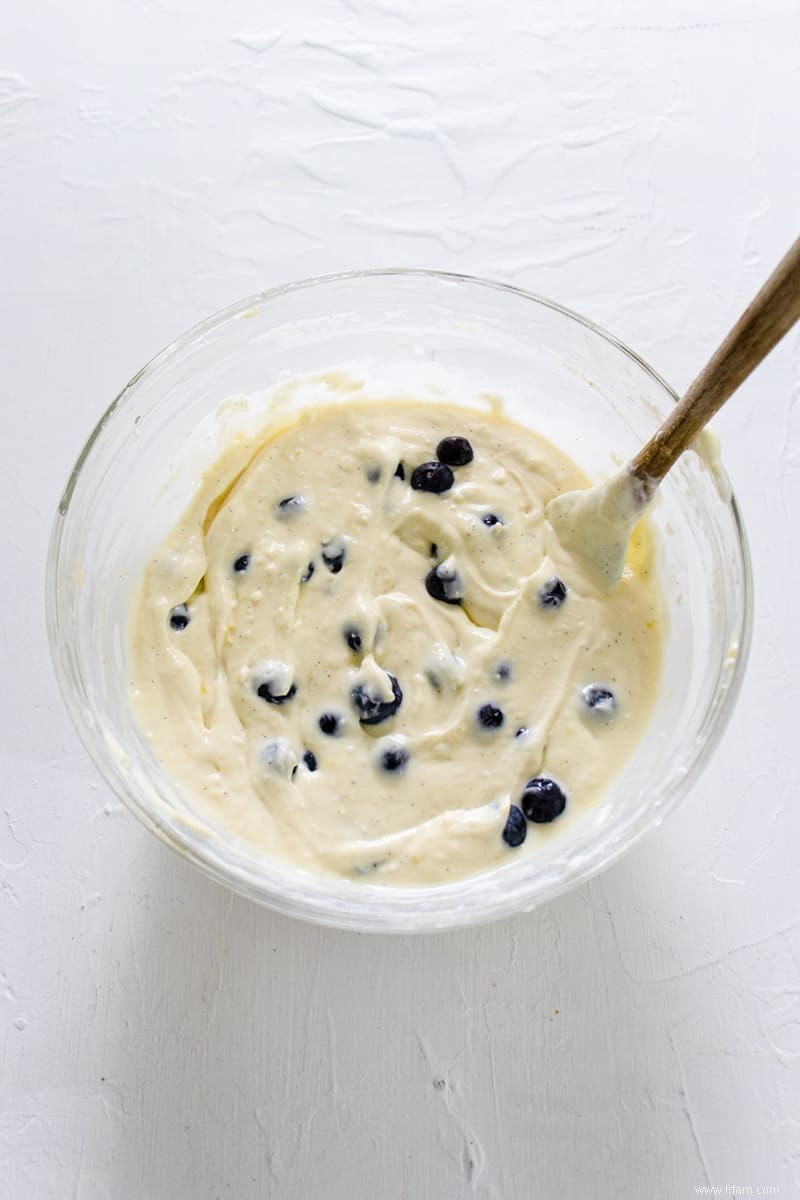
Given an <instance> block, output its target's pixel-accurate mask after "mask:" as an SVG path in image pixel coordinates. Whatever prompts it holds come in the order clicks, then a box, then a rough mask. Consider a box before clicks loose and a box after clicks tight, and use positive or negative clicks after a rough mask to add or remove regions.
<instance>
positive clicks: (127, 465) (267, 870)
mask: <svg viewBox="0 0 800 1200" xmlns="http://www.w3.org/2000/svg"><path fill="white" fill-rule="evenodd" d="M353 361H355V362H359V363H363V362H364V361H372V362H374V363H376V364H380V368H381V370H382V371H385V370H387V369H390V370H391V369H394V368H397V371H398V374H400V375H402V376H403V377H405V378H412V377H413V378H418V379H421V380H427V379H430V381H431V386H432V389H433V390H432V392H431V393H430V394H432V395H435V390H436V380H437V379H439V380H444V379H447V381H448V383H449V384H450V385H452V384H453V383H454V382H455V384H456V386H460V384H461V383H462V382H463V385H464V392H465V394H466V393H467V392H468V391H471V392H473V393H474V392H475V390H476V389H477V390H480V389H484V390H486V391H487V392H502V393H504V395H505V397H506V401H507V412H508V414H509V415H510V416H511V417H512V418H513V419H515V420H517V421H520V422H522V423H524V424H530V425H531V426H532V427H533V428H534V429H536V430H537V431H538V432H540V433H542V434H544V435H545V436H546V437H549V438H550V439H551V440H552V441H553V442H555V443H556V445H558V446H561V447H562V448H563V449H564V450H565V451H566V452H567V453H568V454H570V455H572V457H573V458H574V459H575V460H576V461H577V462H578V463H579V464H580V465H581V466H582V467H583V468H584V469H585V471H586V472H587V474H588V475H589V476H590V477H592V478H594V479H601V478H603V477H604V476H606V475H607V474H608V473H609V472H610V471H611V470H612V469H613V468H614V467H615V466H616V465H618V464H619V463H620V462H621V461H623V460H627V459H628V458H630V457H631V456H632V454H633V453H634V451H636V450H637V449H638V448H639V446H640V445H641V444H642V443H643V442H644V441H645V440H646V438H647V437H648V436H649V434H650V433H651V432H652V431H653V429H654V428H655V427H656V425H657V424H658V422H659V421H660V420H661V419H662V417H663V416H664V415H665V413H666V412H667V410H668V409H669V408H670V406H671V405H672V404H673V403H674V402H675V400H676V398H677V397H676V395H675V393H674V392H673V391H672V389H671V388H670V387H669V386H668V385H667V384H666V383H664V381H663V380H662V379H660V378H659V377H658V375H656V373H655V372H654V371H653V370H651V368H650V367H648V366H647V364H646V363H645V362H643V361H642V359H641V358H639V357H638V355H636V354H634V353H633V351H631V350H629V349H627V347H625V346H624V345H622V343H621V342H619V341H617V340H616V339H615V338H613V337H611V336H610V335H609V334H607V333H605V332H603V330H601V329H598V328H597V326H595V325H593V324H592V323H591V322H589V321H586V320H584V319H583V318H582V317H579V316H577V315H576V314H575V313H572V312H569V311H568V310H566V309H564V308H562V307H560V306H559V305H557V304H553V303H552V302H550V301H548V300H545V299H543V298H542V297H540V296H533V295H530V294H529V293H527V292H523V291H521V290H519V289H517V288H513V287H508V286H505V285H502V284H498V283H491V282H488V281H485V280H481V279H474V278H469V277H466V276H461V275H447V274H443V273H437V272H432V271H402V270H400V271H395V270H379V271H365V272H352V273H347V274H343V275H332V276H328V277H325V278H320V279H310V280H305V281H303V282H300V283H293V284H289V285H287V286H285V287H279V288H275V289H273V290H272V291H269V292H265V293H264V294H263V295H260V296H255V297H252V298H250V299H248V300H244V301H242V302H241V303H240V304H235V305H233V306H232V307H231V308H228V309H225V311H224V312H221V313H219V314H218V315H216V316H213V317H210V318H209V319H208V320H207V321H204V322H203V323H202V324H200V325H198V326H196V328H194V329H192V330H191V331H190V332H189V333H187V334H185V335H184V336H183V337H181V338H178V340H177V341H175V342H173V343H172V345H171V346H168V347H167V349H166V350H164V351H163V352H162V353H161V354H159V355H158V356H157V357H156V358H154V359H153V361H152V362H151V363H149V364H148V366H146V367H144V368H143V369H142V370H141V371H139V373H138V374H137V375H136V376H134V378H133V379H132V380H131V381H130V383H129V384H128V385H127V386H126V387H125V388H124V389H123V391H122V392H121V393H120V395H119V396H118V397H117V399H116V400H114V402H113V403H112V404H111V406H110V407H109V409H108V410H107V412H106V413H105V414H104V415H103V417H102V418H101V420H100V421H99V423H98V425H97V427H96V428H95V430H94V431H93V432H92V434H91V436H90V437H89V440H88V442H87V443H86V446H85V447H84V449H83V450H82V452H81V454H80V456H79V458H78V461H77V463H76V464H75V468H74V470H73V471H72V474H71V475H70V477H69V480H68V482H67V486H66V489H65V491H64V495H63V497H62V499H61V503H60V505H59V509H58V514H57V516H56V519H55V525H54V528H53V533H52V539H51V545H50V554H49V560H48V570H47V621H48V632H49V637H50V645H51V651H52V655H53V661H54V664H55V669H56V674H57V676H58V680H59V684H60V686H61V690H62V692H63V695H64V699H65V701H66V704H67V707H68V709H69V712H70V715H71V717H72V720H73V721H74V723H75V726H76V728H77V730H78V733H79V734H80V736H81V738H82V739H83V742H84V744H85V746H86V748H87V750H88V751H89V754H90V755H91V756H92V759H93V760H94V762H95V764H96V766H97V767H98V769H99V770H100V772H101V774H102V775H103V776H104V778H105V780H106V781H107V783H108V784H109V785H110V787H111V788H112V789H113V790H114V792H115V793H116V794H117V795H118V796H119V797H120V799H121V800H123V801H124V803H125V804H126V805H127V806H128V807H129V808H130V810H131V811H132V812H133V813H134V814H135V815H136V816H137V817H138V818H139V819H140V820H141V821H142V822H143V823H144V824H145V825H146V826H147V827H148V828H149V829H152V830H153V832H154V833H156V834H157V835H158V836H159V837H160V838H162V839H163V840H164V841H165V842H167V843H168V845H170V846H172V847H173V849H175V850H177V851H178V852H179V853H180V854H183V855H184V856H185V857H186V858H188V859H189V860H190V861H191V862H193V863H195V864H196V865H197V866H198V867H200V868H201V869H202V870H203V871H205V872H206V873H207V874H209V875H211V876H212V877H213V878H214V879H217V880H219V881H220V882H221V883H224V884H226V885H227V886H229V887H231V888H233V889H234V890H235V891H237V892H240V893H242V894H243V895H245V896H249V897H250V898H251V899H253V900H256V901H259V902H260V903H262V904H266V905H269V906H270V907H271V908H274V909H277V910H278V911H280V912H283V913H287V914H291V915H292V916H295V917H301V918H304V919H306V920H310V921H317V922H321V923H323V924H328V925H334V926H339V927H341V928H346V929H354V930H364V931H387V932H390V931H391V932H412V931H425V930H436V929H448V928H455V927H457V926H462V925H471V924H478V923H480V922H484V921H490V920H493V919H495V918H497V917H500V916H503V915H505V914H508V913H514V912H519V911H521V910H529V909H531V908H533V907H534V905H536V904H540V903H541V902H542V901H544V900H548V899H550V898H551V897H553V896H556V895H558V894H559V893H560V892H563V891H565V890H566V889H567V888H569V887H573V886H574V885H575V884H577V883H580V882H581V881H582V880H585V879H588V878H589V877H590V876H591V875H594V874H595V873H596V872H597V871H600V870H602V869H603V868H604V867H607V866H608V865H609V864H610V863H612V862H613V861H614V860H615V859H616V858H618V857H619V855H620V854H622V852H623V851H624V850H626V849H627V848H628V847H629V846H631V845H632V844H633V843H634V842H635V841H636V840H637V838H639V837H640V836H641V835H642V834H643V833H644V832H645V831H646V830H648V829H651V828H653V827H654V826H656V825H658V824H659V823H660V822H661V820H662V819H663V818H664V816H665V814H666V813H667V812H668V811H669V810H670V809H671V808H672V807H673V806H674V805H675V804H677V802H678V800H679V799H681V798H682V797H684V796H685V795H686V794H687V792H688V791H689V789H690V787H691V786H692V784H693V783H694V781H695V780H696V779H697V776H698V774H699V772H700V770H701V768H702V766H703V764H704V763H705V762H706V761H707V759H708V757H709V755H710V753H711V751H712V749H713V748H714V746H715V745H716V743H717V741H718V740H719V737H720V734H721V733H722V730H723V728H724V725H725V722H726V719H727V717H728V716H729V714H730V712H731V708H732V706H733V702H734V699H735V697H736V694H737V692H738V688H739V683H740V681H741V677H742V670H743V667H744V662H745V659H746V656H747V649H748V643H749V637H750V624H751V612H752V604H751V593H752V579H751V574H750V565H749V556H748V550H747V543H746V539H745V534H744V530H743V528H742V524H741V520H740V518H739V514H738V511H737V509H736V505H735V503H734V501H733V500H732V499H731V498H730V493H729V491H728V490H727V483H726V480H725V479H724V477H721V476H720V475H719V473H717V472H713V473H712V471H711V470H710V469H709V467H708V466H707V464H706V463H705V462H704V461H703V460H702V459H701V458H700V457H699V456H698V455H696V454H694V453H688V454H686V455H684V457H683V459H682V460H681V462H679V464H678V465H677V466H676V467H675V468H674V469H673V471H672V472H671V473H670V475H669V476H668V477H667V479H666V480H665V482H664V484H663V486H662V488H661V495H660V499H659V501H658V502H657V504H656V506H655V507H654V509H653V512H652V522H653V525H654V527H655V529H656V530H657V534H658V543H659V565H660V572H661V578H662V581H663V589H664V593H665V598H666V605H667V609H668V630H667V633H666V643H665V647H664V669H663V679H662V682H661V687H660V691H659V694H658V697H657V699H656V703H655V707H654V711H653V714H652V718H651V720H650V724H649V726H648V729H647V732H646V734H645V736H644V738H643V740H642V741H641V743H640V745H639V746H638V749H637V750H636V752H635V754H634V755H633V757H632V758H631V759H630V761H629V762H628V763H627V764H626V766H625V768H624V770H623V771H622V773H621V774H620V776H619V778H618V779H617V781H616V783H615V784H614V785H613V786H612V788H611V789H610V790H609V792H608V794H607V796H606V798H605V799H604V801H603V803H602V804H600V805H599V806H598V807H596V808H594V809H592V810H591V811H590V812H588V813H587V814H586V816H584V817H583V818H582V819H581V820H580V821H579V822H578V823H576V824H575V825H574V826H573V827H572V828H571V829H569V830H567V831H565V833H564V834H563V836H561V837H559V838H553V839H552V840H551V841H550V842H549V843H548V845H547V846H545V847H544V848H543V849H542V850H540V851H538V852H537V853H535V854H532V855H530V856H528V857H525V858H519V859H517V860H516V861H515V862H513V863H510V864H509V865H508V866H504V867H502V868H501V869H499V870H495V871H493V872H491V873H488V874H485V875H482V876H477V877H474V878H470V879H466V880H463V881H461V882H458V883H452V884H447V885H445V886H442V887H436V888H430V887H428V888H417V889H411V888H402V889H401V888H392V887H386V886H378V885H374V884H373V885H369V884H364V883H356V882H351V881H349V880H346V879H336V878H327V877H322V876H316V875H310V874H308V873H305V872H302V871H297V870H294V869H291V868H289V867H287V866H285V865H282V864H281V863H279V862H275V861H270V860H269V859H265V858H263V857H260V856H259V855H258V854H257V853H256V852H255V851H254V850H252V849H251V848H249V847H248V846H247V845H246V844H243V843H241V842H236V841H235V840H234V839H233V838H232V837H231V836H229V835H228V834H227V833H226V831H225V830H224V829H221V828H211V827H210V826H209V825H208V824H207V823H205V822H204V821H203V820H201V819H200V817H199V815H198V814H197V813H196V812H195V811H194V810H193V805H192V800H191V797H189V796H185V795H183V794H182V793H181V791H180V789H179V788H178V787H177V786H176V785H175V784H174V783H173V782H172V781H171V780H170V779H169V778H168V776H167V775H166V774H165V772H164V770H163V768H162V767H161V766H160V765H159V763H158V762H157V761H156V759H155V758H154V756H153V755H152V753H151V751H150V749H149V748H148V746H147V744H146V741H145V739H144V737H143V735H142V734H141V732H140V731H139V728H138V727H137V725H136V723H135V721H134V717H133V713H132V710H131V707H130V704H129V699H128V692H129V682H128V673H127V670H126V653H127V651H126V627H127V622H128V610H129V602H130V597H131V594H132V591H133V590H134V588H135V587H136V585H137V582H138V580H139V577H140V574H141V571H142V569H143V567H144V564H145V562H146V561H147V559H148V558H149V557H150V555H151V554H152V553H153V551H154V550H155V549H156V547H157V546H158V544H159V543H160V542H161V541H162V539H163V538H164V537H165V535H166V534H167V533H168V532H169V530H170V529H171V527H172V525H173V524H174V522H175V521H176V519H177V517H178V515H179V514H180V512H181V510H182V509H183V508H184V506H185V504H186V503H187V501H188V499H189V496H190V495H191V492H192V489H193V487H194V485H195V483H196V481H197V478H198V474H199V472H200V470H201V469H202V468H203V467H204V466H205V465H206V464H207V463H209V462H210V461H212V460H213V459H214V458H215V457H216V456H217V455H218V454H219V451H220V437H221V436H224V425H225V421H226V420H227V421H228V422H231V421H233V422H234V424H235V422H236V420H237V414H238V417H239V418H241V417H242V416H243V415H244V417H246V418H247V419H254V414H255V416H256V417H257V416H258V400H257V397H258V395H259V394H260V393H261V394H263V392H264V390H265V389H266V388H267V387H268V385H270V384H271V383H273V382H274V381H275V379H276V377H277V376H278V375H279V373H281V372H292V373H307V372H310V371H315V370H320V369H324V368H329V367H331V366H332V365H335V364H340V363H344V362H353ZM237 396H238V397H244V396H250V397H253V396H255V397H256V400H255V401H253V400H252V399H251V401H250V402H248V403H245V402H244V401H238V402H237V401H236V400H232V401H231V402H230V403H228V404H227V405H224V406H223V416H221V417H220V416H219V415H216V416H215V415H214V414H218V410H219V407H220V404H221V402H222V401H224V400H225V399H226V398H228V397H237ZM225 413H227V416H225V415H224V414H225ZM261 417H262V419H263V410H262V413H261ZM220 422H222V424H220Z"/></svg>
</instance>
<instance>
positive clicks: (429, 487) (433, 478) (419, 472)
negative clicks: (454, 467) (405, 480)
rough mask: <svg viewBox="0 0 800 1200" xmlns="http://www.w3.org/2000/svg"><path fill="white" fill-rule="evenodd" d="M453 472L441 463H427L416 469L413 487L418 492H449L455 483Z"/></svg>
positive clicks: (412, 480) (412, 478)
mask: <svg viewBox="0 0 800 1200" xmlns="http://www.w3.org/2000/svg"><path fill="white" fill-rule="evenodd" d="M454 482H455V481H454V478H453V472H452V471H451V470H450V468H449V467H448V466H445V464H444V463H440V462H426V463H423V464H422V466H421V467H415V468H414V473H413V474H412V476H411V486H412V488H413V489H414V491H416V492H436V493H437V494H438V493H440V492H447V491H449V490H450V488H451V487H452V486H453V483H454Z"/></svg>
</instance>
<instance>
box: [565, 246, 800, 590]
mask: <svg viewBox="0 0 800 1200" xmlns="http://www.w3.org/2000/svg"><path fill="white" fill-rule="evenodd" d="M798 318H800V238H798V239H797V241H796V242H795V243H794V245H793V246H792V248H791V250H789V252H788V254H787V255H786V256H785V258H783V259H781V261H780V263H779V264H778V266H777V267H776V268H775V270H774V271H773V272H772V274H771V275H770V277H769V279H768V280H767V282H766V283H765V284H764V286H763V287H762V288H761V291H760V292H759V293H758V295H757V296H756V297H755V299H754V300H753V302H752V303H751V304H750V306H749V307H748V308H747V309H745V311H744V313H743V314H742V316H741V317H740V318H739V320H738V321H737V322H736V324H735V325H734V327H733V329H732V330H731V331H730V333H729V334H728V336H727V337H726V338H725V340H724V342H723V343H722V344H721V346H720V347H719V349H718V350H717V352H716V353H715V354H714V355H713V357H712V358H711V359H710V360H709V362H708V363H707V364H706V366H705V367H704V368H703V370H702V371H701V372H700V374H699V375H698V376H697V378H696V379H695V380H694V382H693V383H692V384H691V386H690V387H689V389H688V391H687V392H686V393H685V395H684V396H683V399H682V400H679V401H678V403H677V404H676V405H675V407H674V408H673V410H672V412H671V413H670V414H669V416H668V417H667V419H666V420H665V421H664V423H663V424H662V425H661V427H660V428H659V429H658V430H657V431H656V432H655V433H654V434H653V436H652V437H651V438H650V441H649V442H648V443H647V444H646V445H645V446H643V447H642V449H641V450H640V451H639V453H638V454H637V455H636V457H635V458H634V459H632V460H631V462H629V463H628V465H627V466H626V467H623V469H622V470H621V471H619V472H618V473H617V474H616V475H612V476H611V478H610V479H608V480H606V482H605V483H601V484H598V485H597V486H596V487H592V488H587V489H586V490H584V491H578V492H564V493H563V494H562V495H561V496H556V498H555V499H554V500H551V501H550V503H549V504H548V506H547V518H548V520H549V522H550V524H551V526H552V527H553V529H554V531H555V533H556V535H557V537H558V539H559V541H560V542H561V543H562V545H563V546H565V547H566V548H567V549H568V550H570V551H572V552H573V553H574V554H575V555H576V556H577V557H578V558H579V559H580V561H581V562H582V563H583V564H584V565H585V566H586V567H587V568H588V569H589V571H590V573H591V574H592V575H593V576H594V577H595V578H596V579H597V580H598V582H600V583H602V584H605V586H610V585H613V584H615V583H616V582H617V581H618V580H619V578H620V576H621V575H622V568H623V566H624V564H625V555H626V552H627V549H628V542H629V540H630V535H631V532H632V530H633V527H634V525H635V524H636V522H637V521H638V520H639V518H640V517H641V515H642V513H643V512H644V510H645V508H646V507H647V505H648V504H649V503H650V501H651V500H652V498H653V496H654V495H655V492H656V489H657V488H658V485H659V483H660V482H661V480H662V479H663V478H664V476H665V475H666V473H667V471H668V470H669V469H670V467H672V466H674V464H675V463H676V462H677V460H678V459H679V458H680V456H681V455H682V454H683V452H684V450H686V449H688V447H689V446H691V444H692V442H693V441H694V439H695V438H696V437H697V435H698V434H699V433H700V431H701V430H702V429H703V427H704V426H705V425H706V424H707V422H708V421H710V420H711V418H712V417H713V416H714V413H715V412H717V411H718V409H720V408H721V407H722V405H723V404H724V403H725V401H726V400H727V399H728V397H729V396H731V395H732V394H733V393H734V392H735V391H736V389H737V388H738V387H739V385H740V384H742V383H744V381H745V379H747V376H748V375H749V374H750V372H751V371H752V370H753V369H754V368H755V367H757V366H758V364H759V363H760V362H761V360H762V358H766V356H767V355H768V354H769V352H770V350H772V348H773V346H775V345H776V344H777V343H778V342H779V341H780V340H781V338H782V337H783V336H784V334H785V333H788V331H789V330H790V329H791V327H792V325H794V323H795V321H797V320H798Z"/></svg>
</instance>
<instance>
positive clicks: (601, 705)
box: [581, 683, 617, 717]
mask: <svg viewBox="0 0 800 1200" xmlns="http://www.w3.org/2000/svg"><path fill="white" fill-rule="evenodd" d="M581 699H582V700H583V703H584V704H585V705H586V707H587V708H590V709H591V710H592V712H593V713H595V714H596V715H597V716H598V717H613V715H614V713H615V712H616V711H617V698H616V696H615V695H614V693H613V692H612V691H611V690H610V689H609V688H606V687H600V686H599V685H598V684H596V683H588V684H587V685H586V687H585V688H582V689H581Z"/></svg>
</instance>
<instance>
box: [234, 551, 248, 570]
mask: <svg viewBox="0 0 800 1200" xmlns="http://www.w3.org/2000/svg"><path fill="white" fill-rule="evenodd" d="M249 566H250V555H249V554H240V555H239V557H238V558H236V559H234V561H233V569H234V571H239V572H241V571H246V570H247V568H248V567H249Z"/></svg>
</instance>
